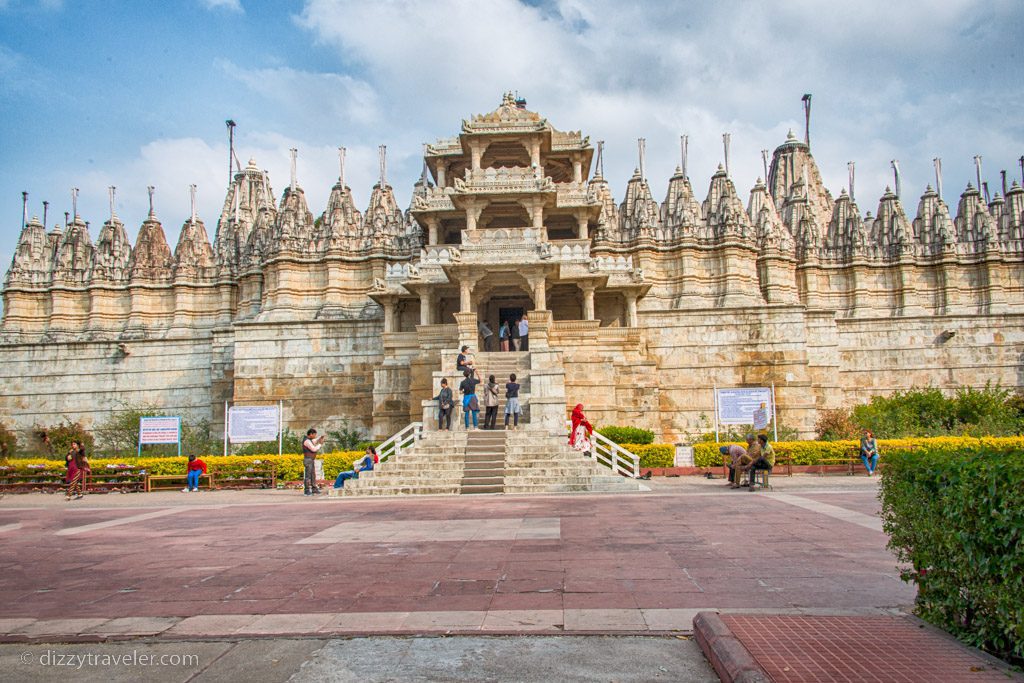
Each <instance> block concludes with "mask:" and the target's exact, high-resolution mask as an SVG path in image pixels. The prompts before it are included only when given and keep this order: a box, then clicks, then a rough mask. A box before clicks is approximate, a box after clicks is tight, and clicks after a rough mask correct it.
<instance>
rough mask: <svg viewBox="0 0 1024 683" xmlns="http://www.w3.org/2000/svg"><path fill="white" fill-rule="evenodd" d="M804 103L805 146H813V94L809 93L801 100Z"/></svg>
mask: <svg viewBox="0 0 1024 683" xmlns="http://www.w3.org/2000/svg"><path fill="white" fill-rule="evenodd" d="M801 101H802V102H803V103H804V144H806V145H807V146H808V147H810V146H811V94H810V93H807V94H806V95H804V96H803V97H802V98H801Z"/></svg>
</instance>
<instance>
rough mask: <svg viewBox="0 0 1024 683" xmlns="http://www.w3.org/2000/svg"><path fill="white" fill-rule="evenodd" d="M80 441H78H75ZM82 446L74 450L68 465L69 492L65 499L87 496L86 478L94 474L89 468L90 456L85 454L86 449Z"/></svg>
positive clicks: (78, 498) (79, 498)
mask: <svg viewBox="0 0 1024 683" xmlns="http://www.w3.org/2000/svg"><path fill="white" fill-rule="evenodd" d="M75 443H78V442H75ZM79 446H80V448H79V449H78V450H75V451H74V454H73V455H72V457H71V459H70V460H68V461H67V465H68V492H67V497H66V498H65V500H71V499H72V498H74V499H75V500H81V499H82V498H84V497H85V487H86V479H87V477H88V476H89V475H90V474H92V470H91V469H90V468H89V458H87V457H86V456H85V449H84V448H81V444H79Z"/></svg>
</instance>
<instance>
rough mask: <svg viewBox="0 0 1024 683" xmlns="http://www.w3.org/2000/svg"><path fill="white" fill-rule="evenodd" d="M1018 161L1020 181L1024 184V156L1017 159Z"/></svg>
mask: <svg viewBox="0 0 1024 683" xmlns="http://www.w3.org/2000/svg"><path fill="white" fill-rule="evenodd" d="M1019 161H1020V182H1021V184H1022V185H1024V157H1021V158H1020V159H1019Z"/></svg>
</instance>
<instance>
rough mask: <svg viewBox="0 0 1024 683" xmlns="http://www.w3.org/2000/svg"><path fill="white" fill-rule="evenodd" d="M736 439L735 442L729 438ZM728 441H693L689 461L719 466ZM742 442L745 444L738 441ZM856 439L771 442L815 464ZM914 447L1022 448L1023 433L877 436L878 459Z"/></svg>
mask: <svg viewBox="0 0 1024 683" xmlns="http://www.w3.org/2000/svg"><path fill="white" fill-rule="evenodd" d="M729 443H737V442H729ZM729 443H703V442H701V443H696V444H694V445H693V462H694V464H695V465H696V466H697V467H720V466H721V465H722V455H721V453H719V450H718V449H719V447H720V446H728V445H729ZM739 445H741V446H744V447H745V446H746V444H742V443H741V444H739ZM859 445H860V441H779V442H777V443H773V444H772V448H774V449H775V453H776V454H777V455H788V456H790V457H791V458H793V464H794V465H816V464H818V463H819V462H821V461H822V460H823V459H826V458H841V457H845V456H849V455H851V454H853V449H854V448H857V447H858V446H859ZM914 449H927V450H931V451H941V452H944V453H958V452H961V451H965V450H967V451H978V450H980V449H988V450H993V449H994V450H998V451H1017V450H1022V449H1024V437H1019V436H1008V437H982V438H980V439H979V438H975V437H971V436H938V437H932V438H921V439H879V440H878V454H879V460H880V461H882V462H885V461H886V460H887V458H888V457H889V455H891V454H893V453H900V452H906V451H909V450H914Z"/></svg>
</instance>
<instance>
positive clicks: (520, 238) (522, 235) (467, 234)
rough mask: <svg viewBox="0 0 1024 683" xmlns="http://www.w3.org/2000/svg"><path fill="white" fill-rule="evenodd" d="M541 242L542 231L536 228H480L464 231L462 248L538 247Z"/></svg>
mask: <svg viewBox="0 0 1024 683" xmlns="http://www.w3.org/2000/svg"><path fill="white" fill-rule="evenodd" d="M540 241H541V234H540V231H539V230H537V229H535V228H478V229H476V230H463V231H462V248H463V249H466V248H467V247H468V248H472V247H491V246H503V245H530V246H531V247H532V246H536V245H537V244H539V243H540Z"/></svg>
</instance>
